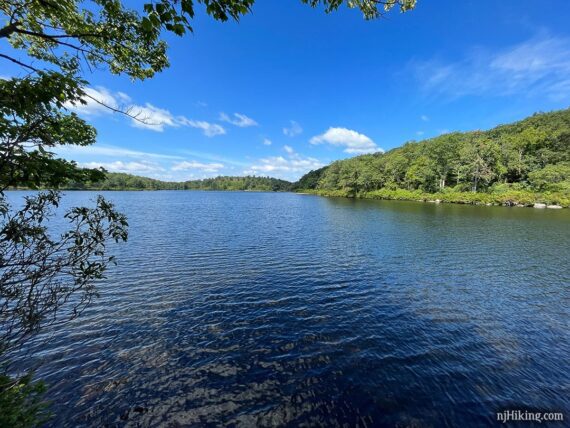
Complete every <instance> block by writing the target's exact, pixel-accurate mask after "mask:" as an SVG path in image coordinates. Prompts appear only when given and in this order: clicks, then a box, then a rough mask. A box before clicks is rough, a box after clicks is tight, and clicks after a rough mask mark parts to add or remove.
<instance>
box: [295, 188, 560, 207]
mask: <svg viewBox="0 0 570 428" xmlns="http://www.w3.org/2000/svg"><path fill="white" fill-rule="evenodd" d="M298 193H308V194H313V195H320V196H331V197H344V198H362V199H386V200H394V201H420V202H429V201H432V202H433V201H439V202H444V203H454V204H470V205H503V206H517V205H518V206H525V207H532V206H533V205H534V204H547V205H560V206H562V207H565V208H569V207H570V195H568V194H565V193H551V192H544V193H534V192H529V191H523V190H511V191H508V192H501V193H473V192H455V191H449V192H439V193H425V192H421V191H419V190H403V189H398V190H389V189H380V190H374V191H371V192H359V193H356V194H355V193H353V192H350V191H347V190H324V189H321V190H312V189H309V190H299V191H298Z"/></svg>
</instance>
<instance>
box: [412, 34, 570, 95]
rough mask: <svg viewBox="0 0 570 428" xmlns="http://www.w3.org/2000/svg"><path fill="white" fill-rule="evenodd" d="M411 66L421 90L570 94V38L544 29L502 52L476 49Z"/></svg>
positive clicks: (445, 93) (463, 92)
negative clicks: (453, 57)
mask: <svg viewBox="0 0 570 428" xmlns="http://www.w3.org/2000/svg"><path fill="white" fill-rule="evenodd" d="M412 67H413V71H414V72H415V75H416V78H417V80H418V82H419V84H420V86H421V87H422V89H423V90H424V91H425V92H426V93H430V94H434V95H445V96H448V97H452V98H455V97H461V96H466V95H474V96H478V95H484V96H487V95H496V96H507V95H525V96H541V97H544V96H547V97H549V98H551V99H554V100H559V101H561V100H569V99H570V38H557V37H553V36H549V35H547V34H541V35H538V36H536V37H533V38H531V39H529V40H527V41H525V42H522V43H519V44H517V45H513V46H510V47H508V48H506V49H504V50H502V51H500V52H489V51H485V50H483V49H478V50H474V51H472V52H471V53H470V54H468V55H466V56H465V57H464V58H463V59H461V60H459V61H455V62H442V61H438V60H430V61H424V62H417V63H415V64H413V65H412Z"/></svg>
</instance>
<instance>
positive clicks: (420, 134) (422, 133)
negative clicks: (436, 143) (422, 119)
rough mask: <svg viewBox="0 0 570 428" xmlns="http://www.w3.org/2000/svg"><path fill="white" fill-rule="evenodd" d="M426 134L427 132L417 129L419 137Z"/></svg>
mask: <svg viewBox="0 0 570 428" xmlns="http://www.w3.org/2000/svg"><path fill="white" fill-rule="evenodd" d="M424 134H425V132H424V131H416V135H417V136H418V137H421V136H422V135H424Z"/></svg>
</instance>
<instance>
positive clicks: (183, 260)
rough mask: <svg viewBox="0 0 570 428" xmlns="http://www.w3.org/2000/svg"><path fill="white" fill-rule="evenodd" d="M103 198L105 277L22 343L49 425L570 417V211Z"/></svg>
mask: <svg viewBox="0 0 570 428" xmlns="http://www.w3.org/2000/svg"><path fill="white" fill-rule="evenodd" d="M18 196H19V194H18V193H12V197H14V198H16V197H18ZM93 196H94V194H93V193H88V192H77V193H69V194H68V195H67V197H66V198H65V200H64V202H65V203H66V204H68V205H74V204H78V203H83V202H85V201H86V200H88V199H89V198H92V197H93ZM107 196H108V197H109V198H110V199H111V200H113V201H115V202H116V203H117V205H118V206H119V207H120V208H121V209H122V210H123V211H124V212H126V213H127V215H128V217H129V223H130V225H131V228H130V238H129V242H128V243H127V244H126V245H122V246H120V247H116V249H115V251H116V253H117V258H118V260H119V265H118V266H117V267H115V268H113V269H112V270H111V271H110V272H109V275H108V278H107V280H105V281H104V282H102V283H101V284H100V285H99V288H100V291H101V298H100V299H99V300H97V302H96V303H95V304H94V305H93V306H92V307H91V308H90V309H89V310H88V311H86V312H85V313H84V315H83V316H82V317H81V318H79V319H78V320H76V321H74V322H73V323H72V324H70V325H68V326H67V327H66V328H65V330H63V331H57V332H50V335H51V336H50V337H51V339H50V340H49V342H47V343H45V342H42V343H41V345H40V344H38V348H40V349H41V351H42V352H41V354H39V355H40V356H41V358H38V363H39V362H41V363H42V365H41V366H40V369H39V371H38V375H39V376H41V377H43V378H44V379H46V381H47V382H48V384H49V385H50V393H49V396H50V399H52V400H53V403H54V404H53V410H54V412H55V414H56V417H55V419H53V420H52V425H53V426H101V425H105V424H108V425H119V426H123V425H127V426H140V425H142V426H148V425H158V424H164V425H166V426H181V425H192V424H195V425H198V424H212V425H222V424H223V425H228V424H229V425H241V426H251V425H261V426H274V425H286V424H289V425H299V424H306V425H332V426H335V425H343V424H348V425H351V426H352V425H356V424H359V425H360V426H378V425H384V426H395V425H397V426H434V427H438V426H445V425H482V424H489V423H492V422H494V421H495V417H496V416H495V412H496V411H498V410H502V409H505V408H509V409H511V408H528V409H542V410H556V411H565V412H566V417H570V413H568V410H570V402H569V398H568V397H570V394H569V393H568V388H569V386H570V371H569V369H568V364H567V360H568V355H570V352H569V351H570V340H569V339H570V337H569V334H568V331H569V330H568V320H569V315H570V314H569V309H568V307H569V300H570V287H569V286H570V263H569V260H570V248H569V246H568V242H569V238H570V212H568V210H560V211H554V210H552V211H550V210H533V209H522V208H519V209H517V208H503V207H471V206H459V205H432V204H420V203H405V202H381V201H354V200H348V199H325V198H319V197H313V196H306V195H294V194H271V193H221V192H220V193H219V192H155V193H151V192H148V193H145V192H140V193H137V192H114V193H108V194H107ZM36 351H39V349H37V350H36Z"/></svg>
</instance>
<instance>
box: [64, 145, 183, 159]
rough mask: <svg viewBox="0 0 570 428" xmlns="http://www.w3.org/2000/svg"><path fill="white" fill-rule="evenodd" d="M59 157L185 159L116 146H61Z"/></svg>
mask: <svg viewBox="0 0 570 428" xmlns="http://www.w3.org/2000/svg"><path fill="white" fill-rule="evenodd" d="M55 152H56V153H57V154H58V155H59V156H63V157H69V158H75V157H77V156H86V157H87V156H88V157H93V156H107V157H128V158H135V159H164V160H168V159H171V160H176V159H184V158H183V157H181V156H177V155H167V154H163V153H151V152H142V151H138V150H130V149H125V148H122V147H116V146H106V145H100V144H95V145H92V146H59V147H57V148H56V149H55Z"/></svg>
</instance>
